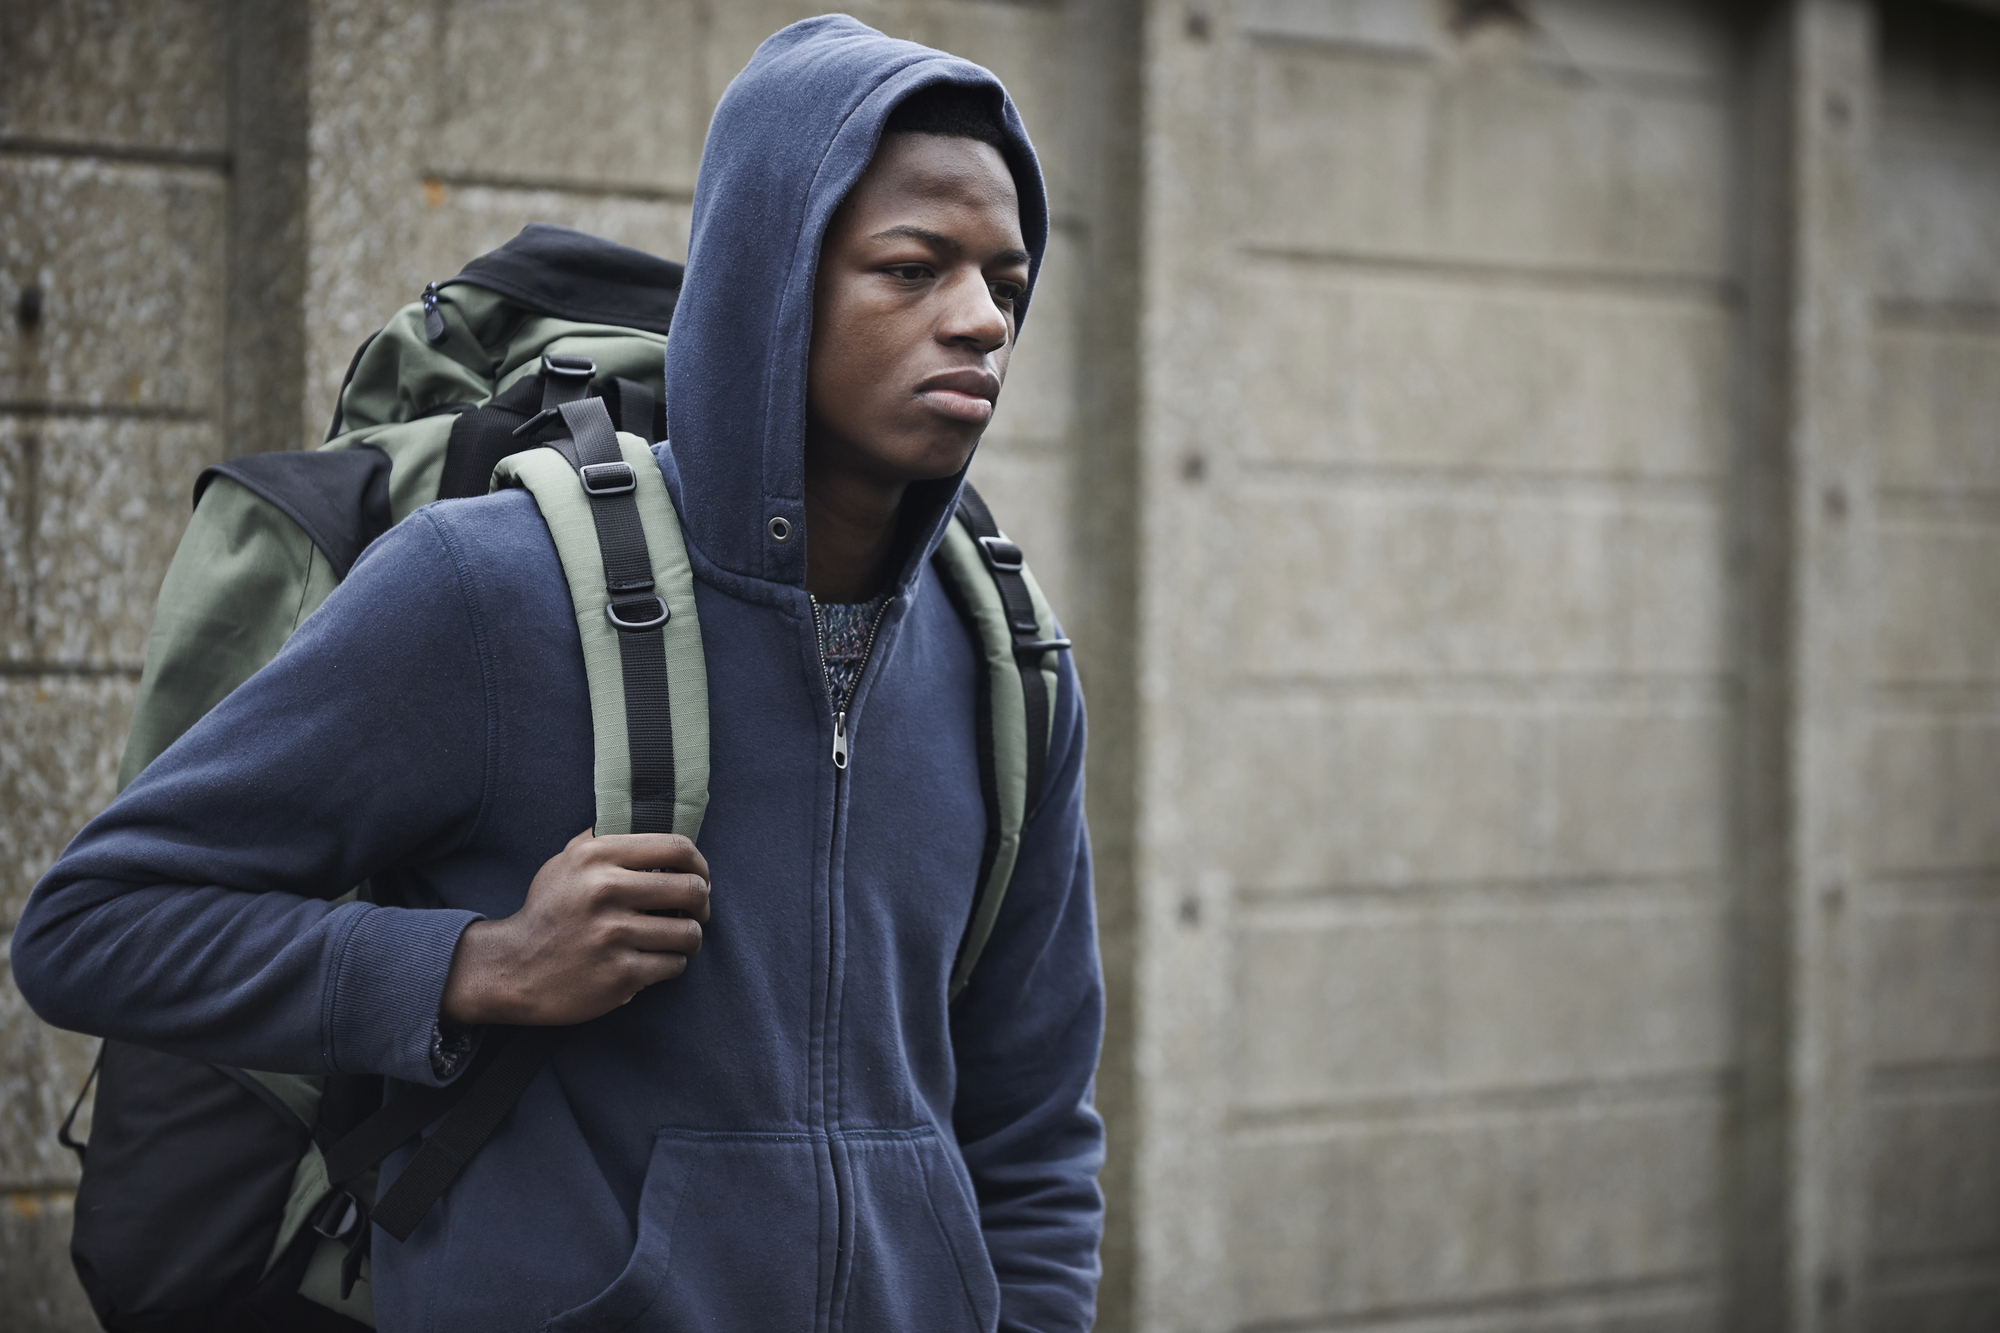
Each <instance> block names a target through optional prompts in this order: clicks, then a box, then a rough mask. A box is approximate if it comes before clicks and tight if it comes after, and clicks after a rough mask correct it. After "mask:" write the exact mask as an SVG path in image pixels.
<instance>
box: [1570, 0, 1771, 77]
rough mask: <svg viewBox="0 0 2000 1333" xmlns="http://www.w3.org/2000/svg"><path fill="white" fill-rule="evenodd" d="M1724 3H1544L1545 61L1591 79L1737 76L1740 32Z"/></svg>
mask: <svg viewBox="0 0 2000 1333" xmlns="http://www.w3.org/2000/svg"><path fill="white" fill-rule="evenodd" d="M1725 11H1726V6H1724V5H1716V4H1700V3H1697V4H1660V3H1659V2H1658V0H1540V3H1538V4H1537V5H1536V6H1535V23H1536V25H1537V27H1538V28H1540V29H1541V30H1542V31H1544V32H1546V33H1547V34H1548V37H1549V39H1550V43H1549V44H1550V45H1552V46H1554V47H1555V52H1554V53H1550V52H1544V53H1543V56H1544V58H1545V59H1548V60H1550V61H1551V63H1553V64H1557V65H1569V66H1571V67H1572V68H1574V69H1580V70H1585V71H1588V72H1590V73H1593V74H1598V75H1605V76H1611V77H1614V78H1615V77H1617V76H1619V75H1626V76H1630V75H1638V76H1640V77H1642V78H1647V79H1655V80H1675V81H1680V82H1684V83H1686V84H1690V85H1696V86H1704V85H1705V86H1706V87H1708V88H1709V89H1711V90H1713V91H1716V92H1719V91H1720V87H1719V85H1720V84H1721V82H1722V81H1723V80H1725V79H1728V78H1730V77H1732V76H1733V75H1734V74H1735V72H1736V59H1737V32H1736V29H1735V27H1734V25H1733V24H1732V23H1731V22H1730V21H1729V16H1728V15H1727V13H1726V12H1725Z"/></svg>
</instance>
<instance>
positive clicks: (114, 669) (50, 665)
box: [0, 662, 140, 680]
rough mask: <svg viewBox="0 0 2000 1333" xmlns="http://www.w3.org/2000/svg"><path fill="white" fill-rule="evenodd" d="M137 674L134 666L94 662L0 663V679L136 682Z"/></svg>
mask: <svg viewBox="0 0 2000 1333" xmlns="http://www.w3.org/2000/svg"><path fill="white" fill-rule="evenodd" d="M139 672H140V668H138V667H135V666H115V665H105V664H102V663H95V662H0V677H9V676H18V677H26V676H73V677H78V678H82V679H89V680H97V679H102V678H105V677H113V676H122V677H124V678H126V679H128V680H137V679H139Z"/></svg>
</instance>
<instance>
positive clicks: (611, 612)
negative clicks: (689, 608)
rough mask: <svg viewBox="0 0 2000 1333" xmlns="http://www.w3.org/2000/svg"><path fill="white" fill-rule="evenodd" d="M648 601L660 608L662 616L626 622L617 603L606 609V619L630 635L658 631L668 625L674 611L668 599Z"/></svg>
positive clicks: (654, 597)
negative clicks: (619, 612) (670, 607)
mask: <svg viewBox="0 0 2000 1333" xmlns="http://www.w3.org/2000/svg"><path fill="white" fill-rule="evenodd" d="M646 600H647V601H649V602H651V603H653V605H655V606H657V607H659V608H660V614H658V615H657V616H654V617H653V618H652V619H650V620H626V619H625V618H624V617H622V616H620V615H619V614H618V603H617V602H612V603H610V604H609V605H607V606H606V607H605V608H604V618H605V619H606V620H609V621H610V622H611V623H612V624H613V625H616V626H617V627H618V628H619V629H621V630H624V631H625V632H626V633H628V634H638V633H641V632H643V631H645V630H649V629H658V628H659V627H660V626H662V625H664V624H666V623H667V620H668V619H669V618H670V617H671V616H672V615H673V611H672V610H671V609H669V608H668V606H667V599H666V598H664V597H660V596H657V595H655V596H653V597H649V598H647V599H646ZM629 604H630V603H628V605H629Z"/></svg>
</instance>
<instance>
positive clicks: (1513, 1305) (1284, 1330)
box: [1235, 1269, 1718, 1333]
mask: <svg viewBox="0 0 2000 1333" xmlns="http://www.w3.org/2000/svg"><path fill="white" fill-rule="evenodd" d="M1717 1295H1718V1289H1717V1279H1716V1275H1715V1274H1714V1273H1713V1272H1712V1271H1709V1270H1705V1269H1694V1270H1689V1271H1685V1272H1678V1273H1659V1274H1654V1275H1652V1276H1649V1277H1632V1278H1614V1279H1610V1280H1607V1281H1602V1282H1578V1283H1571V1284H1567V1285H1561V1286H1547V1287H1530V1288H1526V1289H1517V1290H1513V1291H1499V1292H1490V1293H1485V1294H1482V1295H1478V1296H1468V1297H1464V1298H1462V1299H1459V1300H1449V1301H1413V1302H1409V1303H1407V1304H1402V1305H1380V1306H1374V1307H1371V1308H1369V1309H1365V1310H1355V1311H1351V1312H1348V1313H1344V1314H1323V1315H1302V1316H1297V1317H1292V1318H1283V1319H1255V1320H1251V1321H1250V1322H1248V1323H1243V1324H1238V1325H1236V1326H1235V1333H1351V1331H1353V1330H1380V1333H1395V1326H1396V1325H1399V1324H1401V1325H1404V1326H1408V1325H1410V1324H1415V1323H1434V1322H1435V1321H1437V1320H1440V1319H1459V1320H1477V1319H1481V1318H1519V1317H1520V1316H1522V1315H1533V1314H1553V1315H1561V1314H1564V1313H1566V1312H1574V1311H1579V1310H1581V1311H1588V1310H1590V1309H1592V1308H1593V1307H1602V1306H1604V1305H1607V1304H1617V1303H1621V1302H1624V1303H1630V1302H1645V1303H1647V1304H1652V1305H1657V1304H1658V1303H1659V1302H1662V1301H1666V1300H1674V1299H1676V1298H1678V1300H1680V1301H1683V1302H1686V1301H1692V1300H1714V1299H1716V1298H1717Z"/></svg>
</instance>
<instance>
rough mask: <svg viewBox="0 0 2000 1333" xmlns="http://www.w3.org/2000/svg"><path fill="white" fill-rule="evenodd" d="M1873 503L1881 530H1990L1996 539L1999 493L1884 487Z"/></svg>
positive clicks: (1999, 528) (1999, 527)
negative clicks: (1882, 526) (1892, 528)
mask: <svg viewBox="0 0 2000 1333" xmlns="http://www.w3.org/2000/svg"><path fill="white" fill-rule="evenodd" d="M1876 500H1877V508H1876V513H1877V514H1878V516H1879V517H1880V519H1881V521H1882V522H1883V524H1884V525H1885V526H1894V527H1897V528H1905V527H1918V526H1923V527H1975V528H1984V527H1991V528H1993V529H1994V531H1993V533H1992V534H1991V535H1993V536H1996V537H2000V491H1977V490H1947V489H1943V488H1933V487H1917V486H1884V487H1882V488H1881V489H1880V490H1878V491H1877V492H1876Z"/></svg>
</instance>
